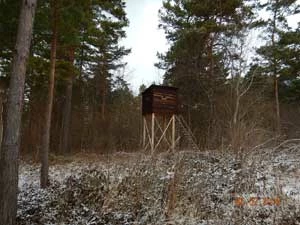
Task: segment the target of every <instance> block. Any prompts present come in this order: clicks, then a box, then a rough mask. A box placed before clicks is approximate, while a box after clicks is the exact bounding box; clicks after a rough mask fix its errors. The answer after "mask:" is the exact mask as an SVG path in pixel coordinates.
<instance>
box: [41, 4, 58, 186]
mask: <svg viewBox="0 0 300 225" xmlns="http://www.w3.org/2000/svg"><path fill="white" fill-rule="evenodd" d="M52 3H53V5H52V10H53V11H52V12H53V28H52V29H53V30H52V41H51V56H50V73H49V89H48V99H47V105H46V112H45V126H44V131H43V137H42V146H41V156H40V158H41V180H40V181H41V188H46V187H47V186H48V184H49V180H48V171H49V163H48V155H49V145H50V129H51V116H52V108H53V95H54V82H55V64H56V46H57V5H56V0H53V1H52Z"/></svg>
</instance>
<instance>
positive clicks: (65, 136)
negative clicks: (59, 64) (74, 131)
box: [61, 78, 73, 154]
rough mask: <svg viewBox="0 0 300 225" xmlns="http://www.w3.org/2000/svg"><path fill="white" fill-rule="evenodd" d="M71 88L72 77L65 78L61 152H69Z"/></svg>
mask: <svg viewBox="0 0 300 225" xmlns="http://www.w3.org/2000/svg"><path fill="white" fill-rule="evenodd" d="M72 89H73V78H69V79H68V80H67V87H66V99H65V105H64V110H63V125H62V139H61V152H62V153H63V154H66V153H69V147H70V146H69V142H70V141H69V137H70V123H71V108H72V92H73V91H72Z"/></svg>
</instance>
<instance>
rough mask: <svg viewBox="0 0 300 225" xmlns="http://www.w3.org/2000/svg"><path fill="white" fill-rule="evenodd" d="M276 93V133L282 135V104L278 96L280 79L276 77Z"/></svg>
mask: <svg viewBox="0 0 300 225" xmlns="http://www.w3.org/2000/svg"><path fill="white" fill-rule="evenodd" d="M274 92H275V106H276V132H277V135H280V132H281V123H280V103H279V94H278V78H277V77H276V75H275V76H274Z"/></svg>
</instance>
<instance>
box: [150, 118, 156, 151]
mask: <svg viewBox="0 0 300 225" xmlns="http://www.w3.org/2000/svg"><path fill="white" fill-rule="evenodd" d="M154 141H155V114H154V113H152V119H151V153H153V151H154V143H155V142H154Z"/></svg>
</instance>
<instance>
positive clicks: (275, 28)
mask: <svg viewBox="0 0 300 225" xmlns="http://www.w3.org/2000/svg"><path fill="white" fill-rule="evenodd" d="M259 7H260V8H261V9H265V10H266V11H267V12H269V13H270V18H269V19H267V20H265V21H263V22H262V23H261V25H263V27H264V30H265V31H266V32H265V34H266V35H265V37H264V39H265V41H266V45H264V46H262V47H260V48H259V49H258V50H257V53H258V54H259V55H260V56H261V57H262V58H263V64H261V67H262V68H264V71H265V74H267V75H270V76H272V77H273V81H274V99H275V101H274V102H275V104H274V105H275V107H274V108H275V115H276V132H277V134H278V135H279V134H280V130H281V123H280V103H279V80H280V77H281V76H282V74H281V72H282V68H283V64H282V62H281V49H282V45H280V43H279V37H280V35H281V34H282V33H285V32H287V31H288V30H290V28H289V26H288V23H287V16H290V15H294V14H297V13H299V5H298V4H297V1H296V0H291V1H285V0H272V1H271V0H270V1H268V2H267V3H265V4H263V5H259Z"/></svg>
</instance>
